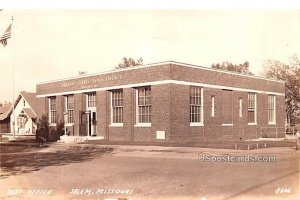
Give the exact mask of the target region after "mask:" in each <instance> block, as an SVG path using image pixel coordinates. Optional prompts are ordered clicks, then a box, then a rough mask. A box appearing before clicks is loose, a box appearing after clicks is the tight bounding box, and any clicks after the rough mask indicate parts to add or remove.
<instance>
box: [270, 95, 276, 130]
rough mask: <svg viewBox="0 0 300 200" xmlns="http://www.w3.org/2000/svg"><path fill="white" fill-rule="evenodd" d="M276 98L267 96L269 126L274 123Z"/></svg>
mask: <svg viewBox="0 0 300 200" xmlns="http://www.w3.org/2000/svg"><path fill="white" fill-rule="evenodd" d="M275 108H276V98H275V96H274V95H269V96H268V122H269V124H275V123H276V111H275Z"/></svg>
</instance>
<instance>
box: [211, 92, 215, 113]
mask: <svg viewBox="0 0 300 200" xmlns="http://www.w3.org/2000/svg"><path fill="white" fill-rule="evenodd" d="M211 116H212V117H214V116H215V96H212V97H211Z"/></svg>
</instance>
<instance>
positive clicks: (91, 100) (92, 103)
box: [87, 92, 96, 107]
mask: <svg viewBox="0 0 300 200" xmlns="http://www.w3.org/2000/svg"><path fill="white" fill-rule="evenodd" d="M87 107H96V93H95V92H94V93H89V94H87Z"/></svg>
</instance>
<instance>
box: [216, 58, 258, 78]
mask: <svg viewBox="0 0 300 200" xmlns="http://www.w3.org/2000/svg"><path fill="white" fill-rule="evenodd" d="M211 67H212V68H213V69H223V70H227V71H232V72H238V73H242V74H249V75H253V73H252V72H250V71H249V62H248V61H246V62H244V63H243V64H239V65H235V64H233V63H231V62H229V61H225V62H222V63H217V64H215V63H214V64H212V65H211Z"/></svg>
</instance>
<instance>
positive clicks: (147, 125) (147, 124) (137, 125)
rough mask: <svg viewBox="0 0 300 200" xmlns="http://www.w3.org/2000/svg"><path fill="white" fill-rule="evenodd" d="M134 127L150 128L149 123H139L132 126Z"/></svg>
mask: <svg viewBox="0 0 300 200" xmlns="http://www.w3.org/2000/svg"><path fill="white" fill-rule="evenodd" d="M134 127H151V123H139V124H136V125H134Z"/></svg>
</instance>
